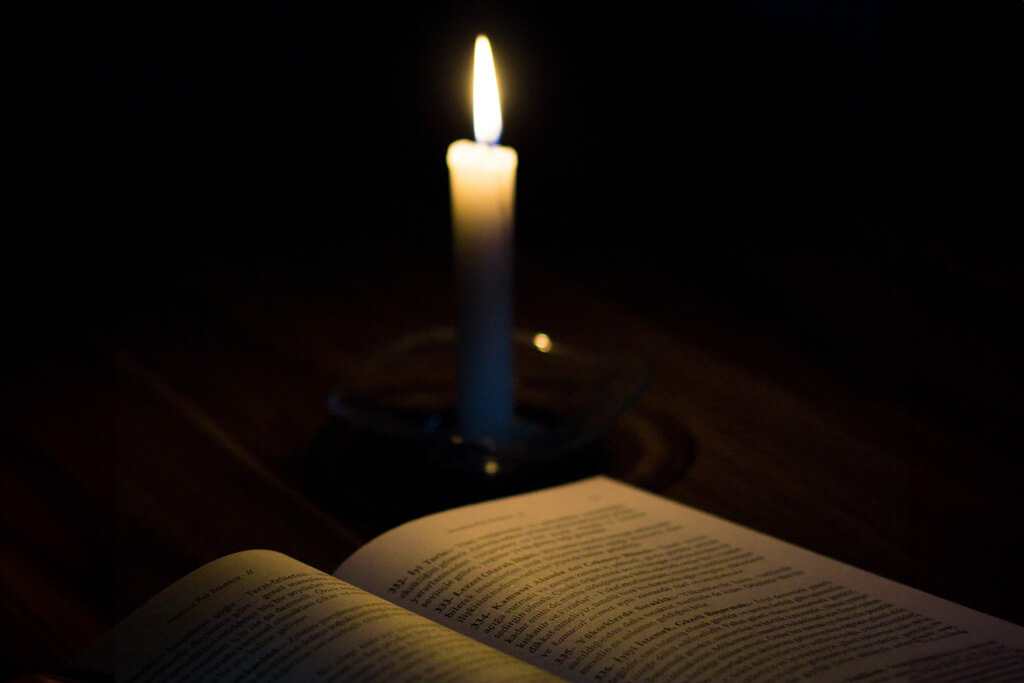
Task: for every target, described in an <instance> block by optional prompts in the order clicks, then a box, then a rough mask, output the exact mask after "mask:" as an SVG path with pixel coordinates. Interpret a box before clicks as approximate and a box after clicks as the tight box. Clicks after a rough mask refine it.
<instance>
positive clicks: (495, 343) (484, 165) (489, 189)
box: [447, 36, 518, 444]
mask: <svg viewBox="0 0 1024 683" xmlns="http://www.w3.org/2000/svg"><path fill="white" fill-rule="evenodd" d="M473 132H474V134H475V136H476V142H472V141H470V140H458V141H456V142H453V143H452V144H451V145H450V146H449V147H448V157H447V160H448V171H449V178H450V181H451V201H452V233H453V235H452V237H453V248H454V254H455V268H456V279H457V285H458V296H459V313H458V367H459V369H458V392H459V396H458V411H459V431H460V434H461V436H462V438H463V439H464V440H465V441H472V442H490V443H494V444H500V443H501V442H502V441H504V440H505V439H507V438H508V436H509V434H510V432H511V429H512V417H513V402H512V207H513V204H514V199H515V184H516V165H517V163H518V157H517V155H516V151H515V150H514V149H512V148H511V147H502V146H500V145H498V144H497V143H498V138H499V137H500V136H501V106H500V104H499V101H498V81H497V77H496V76H495V73H494V59H493V58H492V56H491V45H490V43H489V42H488V40H487V38H486V37H484V36H478V37H477V39H476V49H475V55H474V60H473Z"/></svg>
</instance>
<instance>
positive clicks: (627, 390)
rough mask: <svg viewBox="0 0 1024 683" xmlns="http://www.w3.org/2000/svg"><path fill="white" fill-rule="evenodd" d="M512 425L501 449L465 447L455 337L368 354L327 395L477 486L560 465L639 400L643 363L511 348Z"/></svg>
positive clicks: (551, 344)
mask: <svg viewBox="0 0 1024 683" xmlns="http://www.w3.org/2000/svg"><path fill="white" fill-rule="evenodd" d="M513 367H514V368H515V376H514V396H513V399H514V406H515V414H514V425H513V429H512V434H511V436H509V437H508V438H507V439H505V440H504V441H502V442H493V441H490V440H487V441H478V442H470V441H467V440H465V439H463V438H462V436H461V434H460V433H459V429H458V423H457V416H456V409H455V405H456V335H455V330H454V329H452V328H438V329H434V330H428V331H425V332H420V333H415V334H411V335H408V336H406V337H403V338H401V339H399V340H398V341H397V342H395V343H394V344H392V345H390V346H388V347H386V348H383V349H381V350H380V351H379V352H377V353H375V354H373V355H372V356H371V357H370V358H369V359H368V360H367V361H366V362H365V363H364V364H363V365H362V366H360V367H359V368H358V370H357V371H356V372H355V373H354V374H353V375H352V377H351V378H350V379H349V381H348V382H347V383H346V384H345V385H344V386H343V387H342V388H340V389H338V390H337V391H335V392H334V393H333V394H331V396H330V402H329V403H330V408H331V412H332V413H333V414H334V415H335V416H337V417H339V418H343V419H344V420H347V421H349V422H351V423H353V424H355V425H357V426H359V427H361V428H363V429H365V430H368V431H369V432H371V433H374V434H378V435H380V436H383V437H387V438H389V439H397V440H400V441H402V442H405V443H406V444H407V445H408V446H412V447H415V448H416V449H417V450H418V451H420V452H422V453H423V456H424V457H425V458H427V459H429V460H430V461H431V462H432V463H433V464H434V465H436V466H438V467H440V468H442V469H445V470H449V471H453V472H461V473H463V474H467V475H479V476H482V477H484V478H500V477H504V476H522V475H527V474H530V473H538V472H541V471H543V470H549V469H551V468H557V467H559V466H564V464H565V462H566V461H567V460H569V459H571V457H572V454H573V453H574V452H577V451H579V449H581V448H582V447H583V446H585V445H586V444H588V443H589V442H590V441H592V440H593V439H595V438H596V437H597V436H599V435H600V434H601V433H602V432H603V431H604V430H605V429H606V428H607V427H608V425H609V424H611V422H612V421H613V420H614V419H615V418H616V417H618V416H619V415H620V414H621V413H622V412H623V411H624V410H625V409H626V408H627V407H629V405H630V404H631V403H632V402H633V401H634V400H635V399H636V398H637V397H638V396H639V395H640V394H641V393H643V391H644V389H645V388H646V386H647V383H648V380H649V370H648V367H647V363H646V361H645V360H643V359H642V358H640V357H637V356H632V355H607V354H597V353H590V352H587V351H583V350H581V349H578V348H574V347H571V346H569V345H566V344H563V343H560V342H557V341H552V340H550V339H549V338H548V337H547V336H546V335H542V334H535V333H532V332H526V331H517V332H516V333H515V337H514V341H513Z"/></svg>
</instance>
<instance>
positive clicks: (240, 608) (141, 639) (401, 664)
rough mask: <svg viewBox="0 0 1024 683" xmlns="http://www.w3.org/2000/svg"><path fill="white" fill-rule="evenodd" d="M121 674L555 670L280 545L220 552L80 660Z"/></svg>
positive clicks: (379, 675) (191, 677)
mask: <svg viewBox="0 0 1024 683" xmlns="http://www.w3.org/2000/svg"><path fill="white" fill-rule="evenodd" d="M73 665H74V667H75V668H77V669H80V670H84V671H91V672H96V673H100V674H107V675H113V677H114V678H115V680H118V681H133V682H134V681H138V682H140V683H142V682H144V681H181V680H188V681H207V680H209V681H213V680H217V681H222V680H232V681H267V680H273V681H338V680H360V681H389V682H390V681H405V680H413V679H417V680H423V679H424V678H426V679H445V680H467V681H468V680H479V679H481V678H483V677H486V678H487V680H498V681H533V680H550V678H551V677H550V675H549V674H546V673H544V672H543V671H541V670H540V669H537V668H535V667H533V666H530V665H529V664H525V663H523V662H520V661H518V660H517V659H515V658H513V657H510V656H509V655H507V654H504V653H501V652H499V651H498V650H495V649H493V648H489V647H487V646H484V645H481V644H479V643H477V642H475V641H473V640H472V639H470V638H467V637H466V636H463V635H460V634H458V633H456V632H454V631H452V630H450V629H447V628H445V627H443V626H439V625H438V624H435V623H434V622H432V621H429V620H427V619H424V618H423V617H421V616H418V615H416V614H413V613H412V612H409V611H408V610H405V609H402V608H400V607H397V606H395V605H393V604H391V603H389V602H387V601H384V600H381V599H380V598H378V597H375V596H373V595H371V594H369V593H367V592H365V591H362V590H360V589H358V588H356V587H354V586H352V585H350V584H348V583H346V582H344V581H341V580H339V579H337V578H334V577H332V576H330V575H329V574H325V573H324V572H321V571H319V570H317V569H315V568H313V567H310V566H309V565H306V564H303V563H302V562H299V561H297V560H295V559H293V558H290V557H288V556H287V555H283V554H281V553H277V552H273V551H267V550H249V551H245V552H240V553H235V554H233V555H228V556H226V557H222V558H220V559H219V560H215V561H213V562H211V563H209V564H207V565H204V566H203V567H200V568H199V569H197V570H196V571H194V572H192V573H191V574H189V575H188V576H186V577H184V578H183V579H180V580H179V581H177V582H176V583H174V584H172V585H171V586H170V587H169V588H167V589H165V590H164V591H163V592H161V593H160V594H159V595H157V596H156V597H154V598H153V599H152V600H150V601H149V602H147V603H146V604H145V605H143V606H142V607H141V608H139V609H138V610H136V611H135V612H134V613H132V614H131V615H130V616H129V617H128V618H127V619H125V620H124V621H123V622H121V624H119V625H118V626H117V627H116V628H115V629H114V630H113V631H111V632H110V633H109V634H107V635H106V636H105V637H104V638H103V639H101V640H100V642H98V643H97V644H96V645H95V646H94V647H93V648H91V649H90V650H89V651H88V652H86V653H85V654H84V655H83V656H82V657H80V658H79V659H78V660H77V661H76V662H74V663H73Z"/></svg>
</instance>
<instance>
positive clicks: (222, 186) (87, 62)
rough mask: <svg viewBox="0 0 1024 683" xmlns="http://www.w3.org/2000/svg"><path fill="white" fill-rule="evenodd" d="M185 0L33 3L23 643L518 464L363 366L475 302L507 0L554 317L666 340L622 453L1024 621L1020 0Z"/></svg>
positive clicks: (16, 107) (631, 337)
mask: <svg viewBox="0 0 1024 683" xmlns="http://www.w3.org/2000/svg"><path fill="white" fill-rule="evenodd" d="M164 4H165V3H138V4H137V5H138V6H137V7H133V8H132V9H131V10H130V11H128V10H124V11H122V10H120V9H117V10H116V11H110V12H106V13H104V12H103V11H102V8H100V7H97V6H94V5H92V4H85V3H77V4H74V6H73V7H72V6H71V5H69V6H68V7H67V8H61V11H56V10H55V9H53V8H52V7H51V4H50V3H30V2H20V3H19V2H14V1H7V2H0V34H2V35H0V86H2V91H3V93H4V114H5V119H6V120H7V125H6V126H5V128H4V145H3V149H2V152H0V240H2V241H0V278H2V280H0V281H2V283H3V288H2V298H0V311H2V315H3V320H4V323H5V327H6V329H5V331H4V333H3V337H2V338H3V340H4V341H3V343H4V355H3V371H2V378H3V401H4V405H3V418H4V419H3V429H2V431H0V677H6V676H13V675H17V674H20V673H23V672H25V671H32V670H37V671H38V670H53V669H54V668H58V667H59V666H61V665H62V664H63V663H64V662H66V661H67V659H68V658H70V657H71V656H73V655H74V654H75V653H77V652H79V651H80V650H82V649H83V648H85V647H86V646H87V645H89V644H90V643H91V642H92V641H93V640H94V639H95V638H96V637H97V636H99V635H100V634H101V633H103V632H104V631H105V630H107V629H109V628H110V627H111V626H112V625H113V624H114V623H116V622H117V620H118V619H120V618H121V617H123V616H124V615H125V614H127V613H128V612H130V611H131V610H132V609H133V608H135V607H137V606H138V605H139V604H140V603H142V602H143V601H144V600H146V599H147V598H148V597H150V596H151V595H153V594H154V593H155V592H157V591H158V590H160V589H161V588H162V587H164V586H166V585H167V584H169V583H170V582H172V581H173V580H175V579H177V578H178V577H180V576H182V575H183V574H185V573H186V572H188V571H189V570H191V569H194V568H195V567H197V566H199V565H200V564H202V563H204V562H207V561H209V560H212V559H214V558H216V557H218V556H221V555H224V554H226V553H229V552H232V551H236V550H241V549H246V548H258V547H263V548H273V549H276V550H280V551H282V552H285V553H288V554H290V555H293V556H294V557H296V558H298V559H300V560H303V561H305V562H308V563H309V564H311V565H314V566H316V567H320V568H322V569H324V570H328V571H330V570H333V569H334V568H335V567H336V566H337V565H338V564H339V563H340V562H341V560H343V559H344V558H345V557H346V556H347V555H348V554H349V553H350V552H351V551H352V550H353V549H354V548H356V547H358V546H359V545H360V544H361V543H363V542H365V541H366V540H367V539H369V538H371V537H372V536H373V535H374V534H377V533H379V532H380V531H382V530H384V529H386V528H389V527H390V526H392V525H394V524H397V523H399V522H401V521H403V519H407V518H409V517H411V516H413V515H417V514H420V513H423V512H427V511H429V510H430V509H436V508H443V507H448V506H450V505H453V504H456V503H458V502H460V501H463V500H465V499H467V498H468V497H471V496H472V495H473V494H474V493H479V492H480V491H481V490H482V489H476V488H473V487H471V486H469V485H467V484H466V483H465V482H462V481H456V480H454V479H445V478H444V477H443V476H438V475H437V473H436V472H434V473H429V472H427V473H425V472H424V470H423V469H422V467H421V465H419V464H417V461H416V459H415V457H412V456H411V455H410V454H409V453H408V452H407V451H406V450H404V449H402V448H399V447H398V446H397V445H395V444H387V443H381V442H380V441H379V440H373V439H370V438H367V435H366V434H365V433H362V432H359V431H358V430H356V429H354V428H353V427H352V426H351V425H347V424H344V423H342V422H340V421H338V420H336V419H334V418H332V416H331V414H330V412H329V410H328V404H327V398H328V396H329V394H330V392H331V391H332V390H333V389H334V388H335V387H337V386H338V385H339V383H340V382H342V381H343V380H344V378H345V377H346V376H347V375H348V374H349V373H350V372H351V371H352V370H353V369H354V368H356V367H358V365H359V363H360V362H361V361H362V359H364V358H365V357H366V355H367V354H369V353H370V352H371V351H373V350H374V349H377V348H379V347H380V346H381V345H382V344H386V343H388V342H390V341H392V340H394V339H396V338H397V337H399V336H401V335H403V334H406V333H409V332H415V331H418V330H422V329H426V328H430V327H435V326H437V325H446V324H450V323H451V322H452V320H453V319H454V300H453V296H452V287H451V268H450V256H449V253H448V249H449V246H448V240H449V235H448V225H447V221H448V215H447V211H448V207H447V178H446V175H445V169H444V161H443V159H444V149H445V147H446V146H447V144H448V143H450V142H451V141H452V140H454V139H456V138H458V137H464V136H467V135H469V134H470V119H469V112H468V111H467V109H466V106H465V104H466V89H465V84H464V81H463V80H462V79H463V78H464V75H465V74H466V73H467V72H468V69H469V64H468V61H467V60H468V58H469V55H470V48H471V42H472V38H473V37H474V35H475V33H476V32H477V31H479V30H486V31H488V32H489V33H491V39H492V42H493V43H494V45H495V54H496V58H497V59H498V62H499V72H500V73H501V75H502V78H503V79H504V80H502V83H503V88H504V90H503V97H507V100H505V102H507V111H506V118H505V120H506V134H505V141H506V142H507V144H510V145H513V146H515V147H516V148H517V149H518V150H519V153H520V160H521V161H520V172H519V180H518V183H519V185H518V196H517V205H516V210H517V226H516V231H517V233H516V239H517V255H518V257H519V263H518V267H517V276H516V289H517V291H516V322H517V325H519V326H520V327H523V328H529V329H534V330H543V331H546V332H548V333H549V334H550V335H551V337H552V338H553V339H555V340H556V342H562V341H564V342H566V343H569V344H572V345H576V346H580V347H583V348H587V349H592V350H596V351H608V352H617V353H618V352H630V353H639V354H642V355H643V356H645V357H646V358H647V359H648V361H649V363H650V366H651V377H652V379H651V383H650V386H649V388H648V390H647V391H646V393H645V394H644V395H643V396H642V397H641V398H640V399H639V401H637V402H636V403H635V404H634V405H633V406H631V408H630V409H629V410H628V411H627V412H626V413H625V414H623V415H622V416H621V417H620V418H619V419H618V420H617V421H616V422H615V423H614V424H613V425H612V426H611V427H610V428H609V429H608V430H607V432H605V433H604V434H603V435H602V438H601V439H600V440H599V441H598V442H596V443H595V444H592V445H591V449H592V450H591V451H588V458H590V454H591V453H592V455H593V457H592V458H591V459H588V460H586V461H585V464H589V465H591V466H592V467H591V468H590V469H600V470H603V471H606V472H609V473H611V474H613V475H615V476H618V477H621V478H623V479H626V480H628V481H632V482H635V483H637V484H639V485H641V486H644V487H647V488H649V489H651V490H653V491H657V492H659V493H662V494H664V495H667V496H669V497H671V498H674V499H676V500H680V501H683V502H686V503H689V504H692V505H695V506H697V507H700V508H703V509H705V510H708V511H710V512H713V513H716V514H719V515H722V516H724V517H726V518H728V519H731V520H735V521H736V522H739V523H742V524H745V525H748V526H750V527H753V528H755V529H759V530H761V531H764V532H767V533H769V534H772V535H775V536H778V537H780V538H783V539H786V540H788V541H791V542H794V543H796V544H799V545H802V546H805V547H807V548H810V549H812V550H815V551H818V552H820V553H823V554H826V555H829V556H832V557H835V558H837V559H839V560H842V561H845V562H848V563H851V564H853V565H857V566H859V567H862V568H864V569H867V570H870V571H873V572H877V573H879V574H882V575H884V576H887V577H889V578H892V579H896V580H899V581H903V582H906V583H908V584H910V585H913V586H916V587H918V588H921V589H924V590H926V591H930V592H933V593H935V594H937V595H940V596H943V597H946V598H949V599H952V600H954V601H958V602H961V603H964V604H966V605H968V606H970V607H974V608H977V609H979V610H982V611H985V612H990V613H992V614H995V615H997V616H1000V617H1004V618H1006V619H1009V620H1011V621H1014V622H1017V623H1024V589H1022V587H1021V581H1020V567H1021V566H1022V563H1024V551H1022V548H1024V543H1022V541H1024V497H1022V496H1021V495H1020V484H1021V482H1022V481H1024V477H1022V475H1024V463H1022V461H1021V447H1020V441H1021V438H1020V436H1021V425H1022V424H1024V400H1022V394H1021V391H1020V387H1021V381H1022V379H1024V371H1022V365H1024V363H1022V361H1024V359H1022V356H1021V349H1022V348H1024V339H1022V336H1021V333H1020V331H1019V330H1018V329H1017V328H1018V327H1019V318H1020V312H1021V310H1022V305H1024V283H1022V281H1021V273H1020V267H1019V257H1018V255H1017V254H1018V252H1017V251H1015V250H1014V249H1013V248H1011V246H1010V244H1009V242H1008V240H1007V239H1006V237H1005V236H1004V232H1005V231H1006V229H1007V228H1008V229H1009V230H1010V232H1011V233H1012V232H1018V231H1019V229H1020V225H1021V220H1020V217H1021V207H1020V202H1019V190H1020V183H1019V174H1017V175H1016V176H1015V175H1013V173H1012V172H1008V171H1006V169H1008V168H1009V169H1011V171H1012V169H1014V168H1016V166H1015V164H1018V163H1019V159H1020V156H1021V152H1020V144H1019V143H1020V121H1021V119H1022V114H1021V108H1020V103H1019V102H1017V101H1016V99H1017V98H1014V97H1013V92H1015V88H1014V87H1012V86H1013V85H1016V84H1019V82H1020V80H1021V73H1020V72H1021V62H1020V59H1019V31H1018V30H1017V28H1018V27H1019V26H1020V18H1021V16H1020V12H1021V7H1022V5H1021V4H1020V3H1017V4H1016V5H1012V6H1011V5H1009V4H1007V5H1006V6H1005V7H1003V8H1000V9H998V10H997V9H988V8H986V9H984V10H983V9H981V8H980V7H979V8H976V9H975V11H976V12H977V13H980V14H986V13H988V14H993V16H984V17H982V16H967V9H966V8H964V7H957V8H956V9H955V11H954V10H952V9H951V10H943V9H942V8H937V7H928V8H927V11H923V10H917V9H915V8H906V9H902V8H901V9H896V8H890V7H888V6H886V7H885V11H884V12H883V7H882V3H880V2H867V3H859V4H858V6H857V8H856V9H855V10H854V9H849V8H847V9H843V8H842V7H840V8H838V9H837V8H836V7H831V8H829V9H827V10H826V9H822V8H819V7H818V6H817V5H815V4H814V3H795V4H787V5H786V7H785V11H784V12H783V11H781V10H780V9H778V8H776V7H775V6H774V5H775V4H778V3H774V4H773V3H764V2H752V3H742V2H741V3H719V2H712V1H710V0H709V1H707V2H694V3H686V4H685V7H682V6H681V8H677V10H678V12H682V14H679V13H678V12H677V13H676V14H675V15H674V18H671V20H670V18H669V17H668V16H667V15H666V16H662V15H660V14H659V13H658V12H657V11H655V10H654V9H653V8H632V7H630V8H624V9H623V11H619V10H618V9H616V10H615V11H605V10H602V9H600V8H596V9H595V8H592V7H591V8H588V10H587V11H586V12H580V11H578V9H576V8H573V7H572V6H571V5H570V4H567V5H565V6H561V5H558V6H555V5H553V4H552V3H546V2H545V3H529V2H524V3H515V5H514V7H513V6H512V5H508V4H507V3H506V4H504V5H502V4H499V3H495V4H493V5H492V4H490V3H461V2H451V3H407V4H406V5H405V6H404V7H403V6H401V5H394V6H393V5H392V4H387V5H386V6H385V5H380V4H373V3H364V4H356V5H353V4H351V3H349V4H338V3H318V2H312V3H292V4H282V3H271V2H267V3H258V2H257V3H249V4H247V5H246V11H245V12H244V13H243V12H240V11H239V10H238V7H237V3H221V2H204V3H199V5H197V6H196V7H192V6H191V3H173V5H174V7H173V8H172V7H171V6H170V5H168V6H167V7H164V6H163V5H164ZM641 10H642V11H641ZM997 12H998V13H1001V14H1002V15H1004V16H1001V17H995V16H994V14H995V13H997ZM922 22H924V23H922ZM389 50H391V51H389ZM586 469H587V468H586V467H583V468H580V472H583V470H586ZM452 482H455V483H454V484H453V483H452ZM543 483H546V480H545V477H543V476H537V477H536V478H535V479H532V480H526V481H519V482H516V486H518V487H530V486H531V485H537V486H539V485H541V484H543ZM487 491H488V492H493V491H494V489H488V490H487Z"/></svg>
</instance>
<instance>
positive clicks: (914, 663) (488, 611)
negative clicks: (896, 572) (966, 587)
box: [336, 477, 1024, 683]
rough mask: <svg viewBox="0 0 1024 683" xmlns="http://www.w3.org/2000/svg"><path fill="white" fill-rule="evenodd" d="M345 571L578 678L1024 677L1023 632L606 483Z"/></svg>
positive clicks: (401, 544)
mask: <svg viewBox="0 0 1024 683" xmlns="http://www.w3.org/2000/svg"><path fill="white" fill-rule="evenodd" d="M336 575H338V576H340V577H342V578H345V579H346V580H348V581H350V582H351V583H353V584H356V585H359V586H362V587H363V588H366V589H367V590H368V591H370V592H373V593H375V594H377V595H380V596H382V597H385V598H387V599H388V600H391V601H393V602H394V603H395V604H398V605H401V606H403V607H407V608H408V609H410V610H413V611H416V612H418V613H419V614H422V615H424V616H426V617H429V618H431V619H433V620H435V621H437V622H439V623H442V624H445V625H446V626H450V627H452V628H453V629H457V630H459V631H460V632H462V633H465V634H467V635H470V636H472V637H474V638H476V639H477V640H479V641H480V642H483V643H486V644H489V645H493V646H495V647H498V648H501V649H502V650H504V651H505V652H508V653H510V654H513V655H515V656H517V657H521V658H523V659H525V660H527V661H530V662H532V663H534V664H536V665H537V666H540V667H543V668H545V669H547V670H548V671H551V672H552V673H555V674H558V675H559V676H562V677H564V678H567V679H571V680H578V681H585V680H595V681H597V680H603V681H620V680H645V681H648V680H649V681H679V680H687V681H720V680H796V679H801V680H828V681H837V680H848V681H860V682H872V683H874V682H880V681H891V680H906V679H908V678H914V679H926V680H937V679H941V680H965V679H968V678H971V677H972V676H978V677H979V678H984V680H1007V681H1010V680H1024V655H1022V648H1024V629H1022V628H1021V627H1018V626H1015V625H1013V624H1009V623H1007V622H1005V621H1001V620H998V619H995V618H993V617H989V616H986V615H983V614H981V613H978V612H975V611H973V610H969V609H967V608H964V607H961V606H959V605H955V604H953V603H950V602H948V601H945V600H941V599H939V598H936V597H934V596H931V595H928V594H925V593H923V592H921V591H917V590H914V589H911V588H909V587H906V586H903V585H901V584H897V583H895V582H892V581H889V580H886V579H883V578H881V577H878V576H875V575H872V574H869V573H867V572H864V571H861V570H858V569H855V568H853V567H851V566H848V565H845V564H842V563H840V562H836V561H834V560H830V559H828V558H825V557H822V556H820V555H817V554H815V553H811V552H809V551H806V550H803V549H801V548H798V547H796V546H793V545H790V544H788V543H785V542H783V541H780V540H778V539H773V538H771V537H769V536H766V535H764V534H760V533H757V532H755V531H752V530H750V529H747V528H745V527H741V526H739V525H736V524H733V523H730V522H727V521H725V520H722V519H719V518H716V517H713V516H711V515H708V514H705V513H702V512H699V511H697V510H694V509H692V508H689V507H686V506H684V505H681V504H679V503H676V502H673V501H669V500H667V499H664V498H661V497H658V496H655V495H653V494H650V493H647V492H644V491H641V490H639V489H636V488H633V487H631V486H628V485H626V484H623V483H620V482H616V481H613V480H611V479H607V478H604V477H596V478H592V479H587V480H584V481H582V482H577V483H574V484H568V485H565V486H560V487H556V488H553V489H548V490H544V491H539V492H535V493H529V494H523V495H519V496H514V497H511V498H507V499H502V500H497V501H490V502H486V503H480V504H477V505H472V506H468V507H465V508H458V509H455V510H450V511H447V512H442V513H439V514H436V515H432V516H430V517H426V518H423V519H420V520H417V521H414V522H410V523H409V524H406V525H403V526H401V527H398V528H397V529H395V530H392V531H390V532H388V533H386V534H384V535H383V536H381V537H379V538H377V539H375V540H374V541H372V542H371V543H369V544H368V545H366V546H364V547H363V548H361V549H360V550H358V551H357V552H356V553H355V554H354V555H353V556H352V557H351V558H349V560H347V561H346V562H344V563H343V564H342V565H341V567H339V568H338V570H337V572H336Z"/></svg>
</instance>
